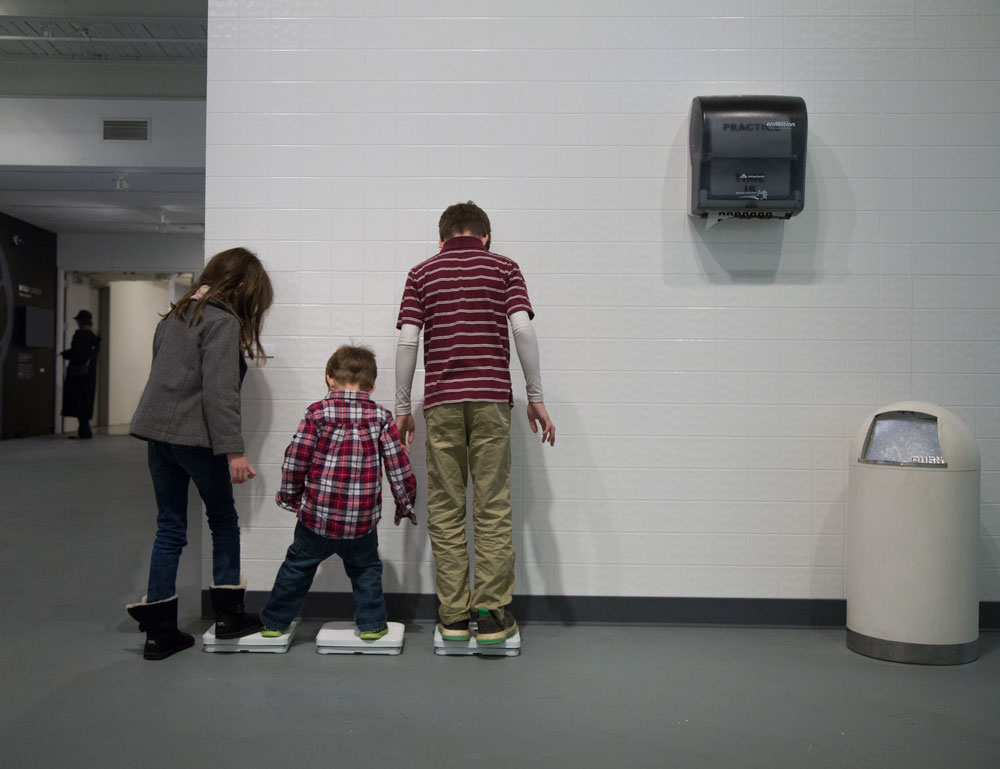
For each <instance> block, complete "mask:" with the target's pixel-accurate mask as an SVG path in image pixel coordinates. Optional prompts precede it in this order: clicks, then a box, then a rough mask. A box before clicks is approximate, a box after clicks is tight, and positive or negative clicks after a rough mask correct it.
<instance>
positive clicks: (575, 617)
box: [201, 590, 1000, 630]
mask: <svg viewBox="0 0 1000 769" xmlns="http://www.w3.org/2000/svg"><path fill="white" fill-rule="evenodd" d="M266 599H267V593H266V592H264V591H251V592H249V593H247V598H246V606H247V610H248V611H260V609H261V608H262V607H263V606H264V601H265V600H266ZM385 600H386V605H387V608H388V611H389V616H390V617H391V618H392V619H393V620H395V621H397V622H413V621H420V620H436V619H437V597H436V596H434V595H429V594H426V593H391V594H386V597H385ZM201 611H202V616H204V617H206V618H210V617H211V616H212V605H211V600H210V599H209V595H208V591H207V590H204V591H202V597H201ZM512 611H513V612H514V614H515V616H516V617H517V619H518V621H519V622H538V623H545V624H559V625H607V624H619V625H709V626H711V625H722V626H725V625H729V626H741V627H845V626H846V624H847V602H846V601H844V600H842V599H841V600H822V599H808V598H646V597H613V596H572V595H568V596H557V595H521V596H515V598H514V603H513V604H512ZM353 614H354V601H353V599H352V597H351V594H350V593H310V594H309V597H308V598H307V599H306V605H305V607H304V608H303V610H302V618H303V619H306V620H330V619H343V618H347V617H351V616H352V615H353ZM979 626H980V628H981V629H983V630H1000V601H984V602H983V603H981V604H980V605H979Z"/></svg>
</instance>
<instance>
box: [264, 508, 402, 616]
mask: <svg viewBox="0 0 1000 769" xmlns="http://www.w3.org/2000/svg"><path fill="white" fill-rule="evenodd" d="M334 554H336V555H339V556H340V558H341V560H342V561H343V562H344V571H346V572H347V576H348V577H350V578H351V588H352V590H353V591H354V624H355V625H357V626H358V630H360V631H361V632H362V633H363V632H365V631H366V630H378V629H379V628H381V627H382V626H383V625H385V620H386V613H385V597H384V596H383V595H382V561H381V559H379V557H378V530H377V529H372V530H371V531H370V532H369V533H368V534H365V535H364V536H363V537H358V538H357V539H328V538H327V537H324V536H322V535H320V534H317V533H316V532H314V531H313V530H312V529H310V528H309V527H308V526H305V525H304V524H303V523H302V522H301V521H299V522H297V523H296V524H295V538H294V540H293V541H292V544H291V545H290V546H289V547H288V552H287V553H286V554H285V562H284V563H283V564H281V568H280V569H278V575H277V576H276V577H275V578H274V587H273V588H271V595H270V596H269V597H268V599H267V605H266V606H264V610H263V611H261V613H260V621H261V624H262V625H264V627H266V628H269V629H271V630H286V629H287V628H288V626H289V625H291V624H292V620H293V619H295V617H296V615H298V613H299V612H300V611H301V610H302V605H303V604H304V603H305V602H306V595H307V594H308V593H309V588H310V586H311V585H312V582H313V578H314V577H315V576H316V569H318V568H319V565H320V564H321V563H322V562H323V561H325V560H326V559H327V558H329V557H330V556H331V555H334Z"/></svg>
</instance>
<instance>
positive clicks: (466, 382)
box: [395, 201, 556, 645]
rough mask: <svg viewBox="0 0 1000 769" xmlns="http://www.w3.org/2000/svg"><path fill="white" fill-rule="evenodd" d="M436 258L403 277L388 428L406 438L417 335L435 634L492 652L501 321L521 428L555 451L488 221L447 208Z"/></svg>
mask: <svg viewBox="0 0 1000 769" xmlns="http://www.w3.org/2000/svg"><path fill="white" fill-rule="evenodd" d="M438 232H439V235H440V238H441V240H440V242H439V246H440V248H441V251H440V252H439V253H438V254H437V255H436V256H433V257H431V258H430V259H428V260H427V261H425V262H422V263H420V264H418V265H417V266H416V267H414V268H413V269H411V270H410V272H409V275H408V276H407V279H406V286H405V288H404V290H403V299H402V302H401V304H400V309H399V318H398V320H397V323H396V328H398V329H400V335H399V340H398V343H397V347H396V403H395V406H396V428H397V430H398V432H399V435H400V439H401V440H402V441H403V444H404V446H406V447H408V446H409V444H410V443H412V441H413V434H414V422H413V415H412V413H411V403H410V390H411V387H412V385H413V373H414V370H415V368H416V362H417V347H418V343H419V336H420V330H421V328H423V336H424V371H425V384H424V419H425V421H426V423H427V530H428V532H429V534H430V538H431V550H432V552H433V553H434V569H435V581H436V589H437V595H438V601H439V603H440V606H439V608H438V613H439V616H440V620H441V622H440V624H439V626H438V629H439V631H440V633H441V636H442V638H444V639H445V640H451V641H462V640H468V639H469V635H470V633H469V617H470V611H474V612H475V619H476V643H477V644H480V645H482V644H498V643H502V642H503V641H504V640H506V639H507V638H509V637H510V636H512V635H513V634H514V633H515V632H517V622H516V620H515V619H514V615H513V614H512V613H511V611H510V606H509V605H510V602H511V599H512V597H513V594H514V543H513V522H512V514H511V501H510V415H511V409H512V408H513V405H514V396H513V392H512V389H511V383H510V345H509V342H508V338H507V323H508V319H509V321H510V328H511V331H512V333H513V336H514V346H515V348H516V350H517V356H518V359H519V360H520V361H521V368H522V369H523V371H524V376H525V381H526V383H527V394H528V423H529V425H530V426H531V430H532V432H534V433H537V432H538V431H539V429H540V430H541V433H542V443H549V444H551V445H555V440H556V428H555V424H554V423H553V421H552V420H551V419H550V418H549V415H548V412H547V411H546V409H545V403H544V399H543V397H542V378H541V370H540V365H539V356H538V340H537V338H536V337H535V331H534V328H533V327H532V325H531V319H532V317H534V310H532V307H531V303H530V302H529V301H528V291H527V287H526V286H525V283H524V276H522V275H521V270H520V268H519V267H518V266H517V264H516V263H515V262H514V261H513V260H511V259H508V258H507V257H505V256H500V255H499V254H494V253H492V252H491V251H490V250H489V246H490V220H489V217H488V216H487V215H486V212H485V211H483V210H482V209H481V208H479V206H477V205H476V204H475V203H473V202H472V201H469V202H468V203H458V204H456V205H453V206H449V207H448V208H447V209H446V210H445V211H444V213H443V214H441V218H440V220H439V222H438ZM470 472H471V475H472V489H473V515H472V517H473V523H474V525H475V529H474V547H475V553H476V566H475V577H474V584H473V587H472V590H471V591H470V589H469V552H468V544H467V542H466V536H465V519H466V511H465V497H466V483H467V477H468V475H469V473H470Z"/></svg>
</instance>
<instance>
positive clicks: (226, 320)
mask: <svg viewBox="0 0 1000 769" xmlns="http://www.w3.org/2000/svg"><path fill="white" fill-rule="evenodd" d="M273 299H274V291H273V289H272V287H271V280H270V278H269V277H268V275H267V272H266V271H265V269H264V266H263V265H262V264H261V262H260V260H259V259H258V258H257V256H256V255H255V254H253V253H252V252H250V251H248V250H247V249H245V248H231V249H229V250H227V251H223V252H221V253H218V254H216V255H215V256H213V257H212V258H211V259H210V260H209V262H208V264H206V265H205V269H204V270H203V271H202V273H201V275H200V276H199V278H198V280H196V281H195V282H194V283H193V284H192V286H191V288H190V290H189V291H188V292H187V293H186V294H185V295H184V296H183V297H182V298H181V299H180V301H178V302H177V303H176V304H175V305H174V306H173V307H172V308H171V309H170V311H169V312H168V313H166V315H164V317H163V320H161V321H160V323H159V325H158V326H157V327H156V333H155V336H154V338H153V365H152V368H151V370H150V374H149V381H148V382H147V383H146V389H145V390H144V391H143V394H142V398H141V399H140V401H139V407H138V408H137V409H136V412H135V415H134V416H133V417H132V426H131V428H130V432H131V434H132V435H134V436H136V437H137V438H142V439H143V440H145V441H147V443H148V448H147V452H148V461H149V471H150V474H151V476H152V479H153V491H154V494H155V496H156V506H157V519H156V523H157V528H156V538H155V540H154V541H153V554H152V557H151V559H150V565H149V583H148V590H147V593H146V595H145V596H143V598H142V600H141V601H140V602H139V603H135V604H129V606H128V607H127V608H128V612H129V614H130V615H132V617H133V618H135V619H136V620H138V622H139V629H140V630H141V631H143V632H145V633H146V644H145V647H144V649H143V657H145V658H146V659H163V658H164V657H168V656H170V655H171V654H173V653H174V652H178V651H181V650H182V649H186V648H188V647H190V646H192V645H193V644H194V638H193V637H192V636H191V635H190V634H188V633H184V632H182V631H180V630H178V629H177V591H176V579H177V566H178V562H179V560H180V555H181V551H182V550H183V549H184V546H185V545H186V544H187V494H188V485H189V483H190V482H191V481H194V484H195V487H196V488H197V489H198V493H199V495H200V496H201V498H202V501H203V502H204V503H205V508H206V515H207V517H208V525H209V529H210V530H211V532H212V577H213V580H212V582H213V583H212V586H211V587H210V593H211V597H212V608H213V610H214V611H215V616H216V625H215V635H216V637H217V638H240V637H242V636H245V635H249V634H251V633H254V632H257V631H258V630H259V629H260V622H259V620H258V618H257V615H256V614H247V613H246V612H244V610H243V599H244V596H245V594H246V580H245V579H244V578H242V577H241V575H240V528H239V517H238V514H237V512H236V506H235V503H234V501H233V484H234V483H244V482H246V481H248V480H250V479H251V478H253V477H254V476H255V475H256V474H257V473H256V471H255V470H254V469H253V467H252V466H251V464H250V462H249V461H248V460H247V457H246V454H245V452H244V442H243V435H242V432H241V416H240V387H241V385H242V383H243V377H244V376H245V374H246V371H247V364H246V360H245V358H251V359H253V360H255V361H256V363H257V364H258V365H263V364H264V362H265V355H264V348H263V347H262V345H261V342H260V336H261V327H262V325H263V321H264V315H265V314H266V313H267V311H268V309H269V308H270V306H271V303H272V301H273Z"/></svg>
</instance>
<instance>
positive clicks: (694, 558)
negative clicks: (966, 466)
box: [205, 0, 1000, 600]
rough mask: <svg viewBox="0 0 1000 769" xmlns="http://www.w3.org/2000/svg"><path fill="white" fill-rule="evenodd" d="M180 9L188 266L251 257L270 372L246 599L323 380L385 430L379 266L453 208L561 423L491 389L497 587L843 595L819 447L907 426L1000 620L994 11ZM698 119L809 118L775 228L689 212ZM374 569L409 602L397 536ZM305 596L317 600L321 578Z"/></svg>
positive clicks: (397, 289)
mask: <svg viewBox="0 0 1000 769" xmlns="http://www.w3.org/2000/svg"><path fill="white" fill-rule="evenodd" d="M209 16H210V18H209V48H210V50H209V70H208V79H209V83H208V94H209V96H208V105H207V109H208V155H207V169H208V171H207V175H208V194H207V201H206V203H207V209H208V210H207V212H206V213H207V225H206V242H207V248H208V251H209V253H214V252H215V251H217V250H221V249H222V248H226V247H229V246H231V245H234V244H245V245H247V246H249V247H251V248H254V249H256V250H257V251H258V252H259V253H260V254H261V256H262V257H263V259H264V260H265V261H266V263H267V265H268V268H269V269H270V271H271V274H272V276H273V278H274V282H275V285H276V288H277V299H276V306H275V308H274V311H273V312H272V314H271V317H270V319H269V323H268V326H267V333H268V337H267V339H266V342H267V346H268V350H269V352H270V353H271V354H273V355H274V358H273V359H272V360H271V362H270V364H269V365H268V366H267V367H266V368H265V369H262V370H257V371H252V372H251V375H250V377H249V380H248V382H247V385H246V389H245V393H244V399H245V403H246V416H245V422H246V427H247V429H248V430H249V431H250V432H249V433H248V437H249V441H250V447H251V449H250V450H251V459H252V461H253V462H255V463H256V465H257V468H258V470H260V471H261V477H260V478H258V479H257V480H255V481H254V482H253V483H252V484H250V485H248V487H247V488H245V489H240V492H241V497H240V500H239V502H240V507H241V511H242V514H243V524H244V561H245V569H246V571H247V573H248V574H249V576H250V578H251V580H252V583H253V587H254V588H256V589H267V588H269V587H270V582H271V580H272V578H273V575H274V573H275V571H276V569H277V567H278V564H279V563H280V561H281V558H282V557H283V554H284V550H285V548H286V547H287V545H288V543H289V541H290V535H291V528H292V525H293V520H292V518H291V516H289V515H288V514H286V513H284V512H283V511H281V510H279V509H278V508H277V507H275V506H274V504H273V502H272V496H273V493H274V491H275V489H276V487H277V483H278V478H279V475H280V473H279V467H280V461H281V456H282V452H283V449H284V446H285V444H286V442H287V440H288V438H289V436H290V435H291V433H292V432H293V430H294V429H295V426H296V424H297V421H298V418H299V416H300V415H301V412H302V409H303V408H304V407H305V405H306V404H307V403H308V402H310V401H311V400H313V399H315V398H316V397H318V396H320V395H321V394H322V392H323V386H322V373H321V372H322V367H323V364H324V362H325V360H326V358H327V356H328V355H329V354H330V353H331V352H332V351H333V349H334V348H335V347H336V346H337V345H339V344H341V343H343V342H346V341H355V342H361V343H365V344H369V345H371V346H373V347H374V349H375V350H376V352H377V355H378V359H379V361H380V363H381V366H382V373H381V376H380V377H379V382H378V388H377V390H376V394H375V395H376V398H377V399H379V400H380V401H381V402H383V403H386V404H389V405H391V399H392V389H393V387H392V382H393V372H392V361H393V350H394V341H395V336H394V334H395V330H394V323H395V314H396V307H397V303H398V300H399V296H400V294H401V291H402V285H403V280H404V278H405V275H406V271H407V270H408V269H409V267H411V266H412V265H413V264H415V263H417V262H418V261H420V260H421V259H423V258H426V257H427V256H429V255H431V254H432V253H434V252H435V250H436V241H437V234H436V222H437V217H438V215H439V213H440V211H441V210H442V209H443V208H444V207H445V206H447V205H449V204H451V203H454V202H457V201H459V200H466V199H470V198H471V199H473V200H475V201H477V202H478V203H479V204H481V205H482V206H483V207H484V208H485V209H486V210H487V211H488V212H489V213H490V216H491V218H492V221H493V225H494V243H495V248H496V249H497V250H498V251H499V252H501V253H504V254H507V255H509V256H511V257H513V258H515V259H517V260H518V261H519V262H520V264H521V266H522V269H523V271H524V273H525V275H526V277H527V281H528V287H529V291H530V294H531V297H532V300H533V302H534V305H535V308H536V310H537V313H538V316H537V318H536V321H535V324H536V328H537V331H538V335H539V337H540V339H541V348H542V356H543V368H544V380H545V387H546V400H547V403H548V406H549V409H550V412H551V413H552V415H553V417H554V419H555V421H556V423H557V425H558V441H557V445H556V447H555V448H554V449H552V448H549V447H546V448H544V449H543V448H542V447H541V446H539V445H538V443H537V440H538V439H537V438H536V437H535V436H533V435H532V434H531V433H530V432H529V431H527V429H526V421H525V419H524V416H523V403H524V397H523V384H521V383H517V385H516V393H517V400H518V404H519V406H518V409H517V412H516V413H517V415H518V418H517V419H516V420H515V429H514V444H515V447H514V464H515V467H514V471H513V478H512V485H513V492H514V498H515V499H514V503H515V524H516V535H515V536H516V543H517V545H518V552H519V560H518V573H517V579H518V587H517V589H518V590H519V591H520V592H522V593H536V594H544V593H556V594H573V595H598V594H600V595H634V596H747V597H806V598H808V597H814V598H841V597H843V595H844V566H845V557H846V556H845V537H844V508H845V503H846V482H847V466H848V460H849V457H848V456H847V451H848V448H847V447H848V444H849V439H850V438H851V437H852V436H853V434H854V432H855V430H856V429H857V428H858V426H859V425H860V423H861V421H862V420H863V418H864V417H865V416H866V415H867V414H868V413H869V411H870V410H872V409H874V408H876V407H877V406H879V405H884V404H886V403H888V402H891V401H894V400H900V399H909V398H917V399H925V400H930V401H935V402H938V403H940V404H942V405H944V406H946V407H949V408H951V409H953V410H954V411H956V412H957V413H958V414H959V415H960V416H961V417H962V418H963V419H965V420H966V421H967V422H968V424H969V425H970V426H971V427H972V428H973V429H974V431H975V433H976V435H977V437H978V438H979V440H980V445H981V449H982V455H983V475H982V480H983V485H982V489H983V494H982V548H981V559H980V567H981V577H982V579H981V591H980V592H981V597H982V598H983V599H984V600H1000V448H998V446H1000V277H998V276H1000V236H998V235H997V234H996V227H995V219H996V217H997V213H996V212H997V211H998V210H1000V203H998V200H1000V4H998V3H996V2H994V1H993V0H985V1H984V0H881V1H880V0H754V2H752V3H751V2H748V1H747V0H711V1H706V0H590V2H587V3H580V2H558V1H557V0H537V1H536V2H526V1H525V0H516V1H514V2H505V3H496V2H489V3H487V2H484V1H483V0H475V1H474V0H463V2H458V1H457V0H426V1H425V2H422V3H419V4H416V3H406V2H399V1H398V0H365V1H364V2H361V0H322V1H321V0H284V1H281V2H279V0H210V2H209ZM717 93H782V94H795V95H801V96H803V97H804V98H805V100H806V102H807V104H808V106H809V110H810V115H809V117H810V134H809V160H808V179H807V191H806V192H807V209H806V211H805V212H804V213H803V214H802V215H800V216H798V217H796V218H795V219H793V220H791V221H789V222H787V223H779V222H730V223H725V224H720V225H718V226H717V227H715V228H713V229H710V230H706V229H705V223H704V222H703V221H696V220H692V219H690V218H689V217H688V215H687V213H686V201H687V180H686V174H687V162H688V161H687V147H686V143H687V113H688V110H689V105H690V102H691V98H692V97H693V96H696V95H700V94H717ZM417 379H418V382H417V394H418V396H419V392H420V388H421V376H420V372H418V378H417ZM515 381H516V378H515ZM421 428H422V423H421V421H420V420H419V419H418V429H421ZM413 456H414V461H415V467H416V470H417V473H418V478H421V486H423V485H424V480H423V478H424V474H425V470H424V458H423V449H422V447H420V446H417V447H416V448H415V450H414V455H413ZM421 498H422V499H426V495H425V494H422V495H421ZM419 514H420V516H421V524H423V523H425V517H426V514H425V510H424V508H423V507H421V509H420V511H419ZM382 550H383V554H384V556H385V560H386V575H387V576H386V583H387V589H388V590H391V591H394V590H405V591H409V592H423V593H430V592H433V576H432V568H431V563H430V549H429V545H428V542H427V538H426V529H425V528H424V527H423V525H421V527H420V528H418V529H415V530H405V531H402V530H400V531H397V530H396V529H394V528H393V527H392V525H391V522H390V523H386V524H383V526H382ZM205 552H206V553H207V552H209V549H208V548H206V549H205ZM206 573H207V571H206ZM316 587H317V589H326V590H343V589H345V588H346V582H345V579H344V577H343V575H342V574H341V573H340V569H339V566H338V565H337V564H336V563H331V564H329V565H327V566H326V567H324V570H323V571H322V572H321V574H320V577H319V579H318V580H317V583H316Z"/></svg>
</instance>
